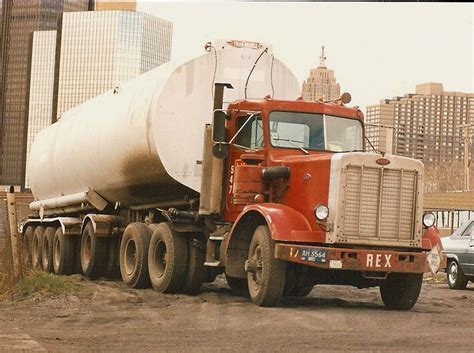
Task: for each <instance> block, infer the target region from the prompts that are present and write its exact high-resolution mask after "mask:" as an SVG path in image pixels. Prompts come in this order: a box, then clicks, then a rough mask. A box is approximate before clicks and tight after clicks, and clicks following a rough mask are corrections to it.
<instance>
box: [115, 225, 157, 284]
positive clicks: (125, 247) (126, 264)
mask: <svg viewBox="0 0 474 353" xmlns="http://www.w3.org/2000/svg"><path fill="white" fill-rule="evenodd" d="M150 238H151V229H150V228H149V227H148V226H147V225H145V224H143V223H131V224H129V225H128V226H127V228H125V231H124V232H123V236H122V242H121V243H120V273H121V274H122V280H123V281H124V283H125V284H126V285H127V286H129V287H132V288H146V287H149V286H150V276H149V275H148V247H149V245H150Z"/></svg>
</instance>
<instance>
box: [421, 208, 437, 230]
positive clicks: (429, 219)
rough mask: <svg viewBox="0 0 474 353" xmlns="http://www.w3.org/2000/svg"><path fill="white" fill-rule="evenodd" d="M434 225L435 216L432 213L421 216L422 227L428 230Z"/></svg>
mask: <svg viewBox="0 0 474 353" xmlns="http://www.w3.org/2000/svg"><path fill="white" fill-rule="evenodd" d="M435 223H436V216H435V215H434V213H431V212H426V213H425V214H424V215H423V225H424V226H425V227H426V228H429V227H432V226H434V225H435Z"/></svg>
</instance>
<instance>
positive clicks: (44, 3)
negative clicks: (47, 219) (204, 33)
mask: <svg viewBox="0 0 474 353" xmlns="http://www.w3.org/2000/svg"><path fill="white" fill-rule="evenodd" d="M88 8H89V1H81V0H19V1H18V0H0V9H1V10H0V13H1V21H0V185H23V184H24V177H25V158H26V157H25V156H26V140H27V138H26V130H27V129H26V126H27V118H28V116H27V108H28V82H29V78H28V75H29V70H28V64H29V60H30V48H31V45H30V43H31V34H32V32H33V31H38V30H52V29H56V25H57V19H58V15H60V14H61V13H62V12H63V11H77V10H81V11H84V10H87V9H88Z"/></svg>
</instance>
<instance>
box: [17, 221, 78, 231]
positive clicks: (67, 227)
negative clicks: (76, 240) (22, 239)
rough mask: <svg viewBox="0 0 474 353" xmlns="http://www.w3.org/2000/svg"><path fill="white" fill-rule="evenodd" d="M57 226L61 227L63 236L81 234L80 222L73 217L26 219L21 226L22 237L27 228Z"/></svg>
mask: <svg viewBox="0 0 474 353" xmlns="http://www.w3.org/2000/svg"><path fill="white" fill-rule="evenodd" d="M54 224H56V225H58V226H60V227H61V230H62V231H63V234H64V235H80V234H81V220H80V219H79V218H74V217H56V218H43V219H42V220H39V219H28V220H27V221H26V222H25V223H24V224H23V225H22V230H21V232H22V235H23V232H24V231H25V230H26V227H28V226H39V225H43V226H45V227H47V226H48V225H54Z"/></svg>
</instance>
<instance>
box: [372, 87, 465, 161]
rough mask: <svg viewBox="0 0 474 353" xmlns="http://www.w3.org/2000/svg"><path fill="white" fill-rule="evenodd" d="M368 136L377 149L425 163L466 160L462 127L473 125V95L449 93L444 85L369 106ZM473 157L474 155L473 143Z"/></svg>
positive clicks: (424, 88)
mask: <svg viewBox="0 0 474 353" xmlns="http://www.w3.org/2000/svg"><path fill="white" fill-rule="evenodd" d="M365 122H366V134H367V137H368V138H369V140H370V141H371V143H372V144H373V145H374V147H375V148H376V149H378V150H381V151H384V152H387V153H392V154H397V155H401V156H407V157H412V158H416V159H421V160H423V161H425V162H435V163H440V162H452V161H460V162H461V161H462V160H463V159H464V140H465V139H464V138H463V128H462V125H465V124H469V123H474V93H462V92H446V91H444V88H443V85H442V84H441V83H432V82H430V83H424V84H420V85H417V86H416V93H414V94H413V93H410V94H406V95H405V96H403V97H395V98H392V99H384V100H382V101H381V102H380V104H377V105H372V106H368V107H367V114H366V117H365ZM469 149H470V155H471V156H473V155H474V144H471V145H470V147H469Z"/></svg>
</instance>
